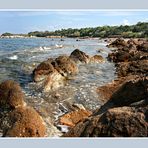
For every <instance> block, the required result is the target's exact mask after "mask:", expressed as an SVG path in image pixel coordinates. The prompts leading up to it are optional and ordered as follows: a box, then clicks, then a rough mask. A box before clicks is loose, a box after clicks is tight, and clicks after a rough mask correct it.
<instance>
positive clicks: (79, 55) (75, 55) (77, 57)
mask: <svg viewBox="0 0 148 148" xmlns="http://www.w3.org/2000/svg"><path fill="white" fill-rule="evenodd" d="M70 58H71V59H72V60H74V61H75V62H76V63H78V62H82V63H88V62H89V60H90V57H89V56H88V55H87V54H86V53H85V52H83V51H80V50H79V49H75V50H74V51H73V52H72V53H71V55H70Z"/></svg>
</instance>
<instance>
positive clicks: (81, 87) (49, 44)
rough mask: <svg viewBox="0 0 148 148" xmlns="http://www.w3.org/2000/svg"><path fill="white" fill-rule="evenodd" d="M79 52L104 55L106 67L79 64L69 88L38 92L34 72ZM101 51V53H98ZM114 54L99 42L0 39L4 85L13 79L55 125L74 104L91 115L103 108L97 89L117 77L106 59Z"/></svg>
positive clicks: (94, 40) (27, 97) (96, 64)
mask: <svg viewBox="0 0 148 148" xmlns="http://www.w3.org/2000/svg"><path fill="white" fill-rule="evenodd" d="M76 48H78V49H80V50H82V51H84V52H85V53H87V54H89V55H91V56H93V55H96V54H100V55H102V56H103V57H104V58H105V63H99V64H98V63H91V64H79V65H78V67H79V73H78V74H77V75H76V76H75V77H74V79H72V80H69V81H68V83H67V84H66V86H64V87H61V88H59V89H58V90H54V91H51V92H49V93H46V94H44V93H42V92H40V91H38V90H37V89H36V85H35V83H34V82H33V80H32V77H31V74H32V71H33V69H34V68H35V67H36V66H37V65H38V64H39V63H40V62H42V61H44V60H46V59H48V58H56V57H58V56H59V55H70V53H71V52H72V51H73V50H74V49H76ZM99 49H101V50H100V52H99V53H98V50H99ZM110 52H111V50H110V49H109V48H107V47H106V43H105V42H104V41H103V40H99V39H81V40H80V41H76V39H73V38H65V39H64V41H61V40H60V39H51V38H24V39H22V38H21V39H0V82H2V81H4V80H8V79H12V80H15V81H17V82H18V83H20V85H21V87H22V89H23V91H24V93H25V95H26V102H27V103H28V104H29V105H30V106H32V107H34V108H35V109H36V110H37V111H38V112H39V113H40V115H41V116H42V117H43V119H44V120H46V121H47V120H48V119H49V120H50V121H49V122H51V121H52V122H53V123H54V122H55V121H56V120H57V119H58V117H59V116H61V115H63V114H65V113H66V112H68V111H69V110H70V105H71V104H73V103H77V104H82V105H84V107H85V108H87V109H89V110H91V111H94V110H95V109H97V108H98V107H100V105H101V101H100V100H99V96H98V94H97V93H96V89H97V87H99V86H101V85H105V84H106V83H108V82H110V81H112V80H113V79H115V77H116V75H115V66H114V64H113V63H110V62H108V61H107V59H106V58H107V55H108V53H110ZM47 122H48V121H47ZM47 135H48V134H47ZM55 136H56V135H55Z"/></svg>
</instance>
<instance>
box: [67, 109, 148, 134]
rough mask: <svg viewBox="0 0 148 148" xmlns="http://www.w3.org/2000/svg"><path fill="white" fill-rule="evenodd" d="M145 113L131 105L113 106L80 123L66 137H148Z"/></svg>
mask: <svg viewBox="0 0 148 148" xmlns="http://www.w3.org/2000/svg"><path fill="white" fill-rule="evenodd" d="M147 136H148V124H147V122H146V121H145V116H144V114H143V113H140V112H135V111H134V109H132V108H130V107H122V108H113V109H109V110H108V111H107V112H105V113H104V114H102V115H101V116H99V115H97V116H91V117H90V118H88V119H86V120H85V121H83V122H80V123H78V124H77V125H76V126H75V127H74V128H72V129H71V130H70V131H69V132H68V133H66V134H64V137H147Z"/></svg>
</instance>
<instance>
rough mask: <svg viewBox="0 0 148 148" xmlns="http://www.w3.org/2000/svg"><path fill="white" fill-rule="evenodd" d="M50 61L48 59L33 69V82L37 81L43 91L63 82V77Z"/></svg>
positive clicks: (61, 84)
mask: <svg viewBox="0 0 148 148" xmlns="http://www.w3.org/2000/svg"><path fill="white" fill-rule="evenodd" d="M51 62H52V59H48V60H47V61H44V62H42V63H41V64H39V65H38V66H37V68H36V69H35V70H34V71H33V77H34V80H35V82H38V84H40V85H41V87H42V89H43V91H45V92H47V91H49V90H52V89H56V88H58V87H60V86H63V85H64V84H65V78H64V77H63V76H62V75H61V74H60V73H59V72H58V71H57V70H56V69H55V68H54V67H53V65H52V64H51Z"/></svg>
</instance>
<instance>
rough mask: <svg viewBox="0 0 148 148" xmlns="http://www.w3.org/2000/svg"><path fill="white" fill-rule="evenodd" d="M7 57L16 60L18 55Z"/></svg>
mask: <svg viewBox="0 0 148 148" xmlns="http://www.w3.org/2000/svg"><path fill="white" fill-rule="evenodd" d="M8 59H10V60H17V59H18V56H17V55H13V56H11V57H8Z"/></svg>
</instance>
